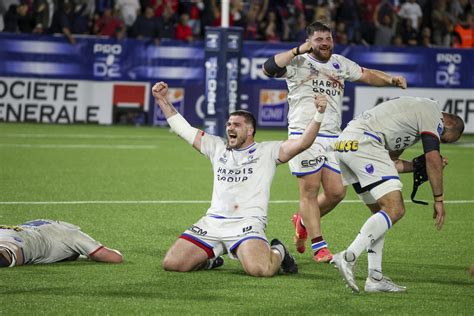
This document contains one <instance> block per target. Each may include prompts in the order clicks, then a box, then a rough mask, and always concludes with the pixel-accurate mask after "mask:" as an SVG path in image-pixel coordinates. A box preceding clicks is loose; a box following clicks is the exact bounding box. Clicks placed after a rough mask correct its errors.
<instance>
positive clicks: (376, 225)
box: [346, 211, 392, 261]
mask: <svg viewBox="0 0 474 316" xmlns="http://www.w3.org/2000/svg"><path fill="white" fill-rule="evenodd" d="M390 227H392V221H391V220H390V217H388V215H387V214H386V213H385V212H384V211H379V212H377V213H375V214H374V215H372V216H371V217H369V219H368V220H367V221H366V222H365V224H364V225H363V226H362V228H361V229H360V232H359V235H357V237H356V239H354V241H353V242H352V244H351V245H350V246H349V248H347V251H346V260H348V261H354V260H355V259H357V258H358V257H359V256H360V254H361V253H362V252H363V251H364V250H366V249H367V248H368V247H369V246H372V245H373V244H374V243H375V241H376V240H377V239H379V238H380V237H381V236H383V235H384V234H385V232H386V231H387V230H388V229H389V228H390ZM351 258H354V260H351Z"/></svg>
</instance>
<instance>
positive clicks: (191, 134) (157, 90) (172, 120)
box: [151, 81, 203, 152]
mask: <svg viewBox="0 0 474 316" xmlns="http://www.w3.org/2000/svg"><path fill="white" fill-rule="evenodd" d="M151 91H152V94H153V97H154V98H155V101H156V103H157V104H158V105H159V106H160V109H161V111H162V112H163V114H164V115H165V117H166V121H168V124H169V125H170V127H171V129H172V130H173V131H174V132H175V133H176V134H178V135H179V136H180V137H181V138H183V139H184V140H185V141H187V142H188V143H189V144H190V145H192V146H193V147H194V148H195V149H196V150H197V151H199V152H200V151H201V138H202V135H203V133H202V131H200V130H198V129H197V128H194V127H192V126H191V125H189V123H188V121H186V119H185V118H184V117H183V116H182V115H181V114H179V112H178V111H176V109H175V107H174V106H173V104H171V102H169V100H168V97H167V94H168V84H166V83H165V82H163V81H161V82H158V83H156V84H155V85H154V86H153V88H152V90H151Z"/></svg>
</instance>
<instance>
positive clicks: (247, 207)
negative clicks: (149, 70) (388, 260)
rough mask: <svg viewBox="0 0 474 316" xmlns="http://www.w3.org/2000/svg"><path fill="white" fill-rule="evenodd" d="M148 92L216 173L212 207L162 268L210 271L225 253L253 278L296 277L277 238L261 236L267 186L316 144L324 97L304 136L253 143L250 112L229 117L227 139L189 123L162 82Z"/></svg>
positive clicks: (293, 265)
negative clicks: (279, 169) (278, 168)
mask: <svg viewBox="0 0 474 316" xmlns="http://www.w3.org/2000/svg"><path fill="white" fill-rule="evenodd" d="M152 92H153V96H154V97H155V100H156V102H157V103H158V105H159V106H160V108H161V110H162V111H163V114H164V115H165V117H166V119H167V121H168V124H169V125H170V126H171V128H172V129H173V130H174V131H175V132H176V134H178V135H179V136H181V137H182V138H183V139H184V140H185V141H187V142H188V143H189V144H191V145H192V146H193V147H194V148H195V149H196V150H197V151H199V152H200V153H202V154H203V155H205V156H206V157H207V158H208V159H209V160H210V161H211V163H212V166H213V171H214V189H213V193H212V202H211V206H210V208H209V209H208V211H207V213H206V215H205V216H203V217H202V218H201V219H200V220H199V221H198V222H197V223H195V224H194V225H191V226H190V227H189V228H188V229H187V230H186V231H185V232H184V233H183V234H181V236H180V238H179V239H178V240H177V241H176V242H175V243H174V245H173V246H172V247H171V248H170V249H169V250H168V252H167V254H166V256H165V258H164V260H163V268H164V269H165V270H168V271H180V272H187V271H193V270H196V269H200V268H205V267H208V268H209V267H210V268H212V267H216V266H218V265H221V264H222V263H223V261H222V258H221V257H220V256H221V255H223V254H228V255H229V257H231V258H233V259H238V260H239V262H240V263H241V264H242V266H243V268H244V270H245V272H246V273H247V274H249V275H251V276H257V277H269V276H273V275H275V274H276V273H277V272H278V271H280V269H281V270H282V271H283V272H285V273H296V272H297V271H298V267H297V264H296V262H295V260H294V258H293V257H292V256H291V254H290V253H289V252H288V249H287V248H286V247H285V246H284V245H283V244H282V243H281V242H280V241H279V240H278V239H273V240H272V241H271V242H270V245H269V243H268V241H267V237H266V235H265V229H266V225H267V208H268V201H269V199H270V186H271V182H272V179H273V176H274V174H275V170H276V166H277V165H279V164H282V163H285V162H287V161H288V160H290V159H291V158H293V157H294V156H296V155H297V154H299V153H300V152H302V151H303V150H305V149H307V148H308V147H309V146H311V144H312V143H313V142H314V139H315V137H316V134H317V133H318V130H319V127H320V125H321V121H322V118H323V113H324V111H325V109H326V103H327V101H326V97H324V96H321V95H320V96H317V97H315V99H314V105H315V107H316V108H317V111H316V114H315V115H314V118H313V119H312V120H311V121H310V122H309V124H308V125H307V127H306V130H305V131H304V133H303V135H302V137H300V138H298V139H294V140H287V141H271V142H262V143H256V142H255V141H254V136H255V131H256V123H255V118H254V117H253V115H252V114H251V113H250V112H247V111H242V110H240V111H236V112H233V113H230V116H229V119H228V121H227V127H226V133H227V139H222V138H220V137H217V136H213V135H209V134H206V133H204V132H202V131H200V130H198V129H196V128H194V127H192V126H191V125H189V123H188V122H187V121H186V120H185V119H184V118H183V117H182V116H181V115H180V114H179V113H178V112H177V111H176V109H175V108H174V107H173V105H172V104H171V103H170V102H169V101H168V99H167V92H168V85H167V84H166V83H164V82H159V83H157V84H155V85H154V86H153V89H152ZM216 258H218V260H215V259H216Z"/></svg>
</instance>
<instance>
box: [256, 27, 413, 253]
mask: <svg viewBox="0 0 474 316" xmlns="http://www.w3.org/2000/svg"><path fill="white" fill-rule="evenodd" d="M306 32H307V34H308V39H307V40H306V42H305V43H304V44H301V45H300V46H298V47H295V48H293V49H291V50H289V51H286V52H283V53H279V54H277V55H275V56H273V57H271V58H269V59H268V60H267V61H266V62H265V64H264V65H263V72H264V73H265V74H266V75H267V76H269V77H285V78H286V83H287V85H288V90H289V92H288V104H289V112H288V132H289V139H297V138H298V137H301V135H302V134H303V132H304V130H305V128H306V125H307V124H308V121H309V120H310V118H311V117H312V116H313V115H314V111H315V109H314V107H313V101H312V100H313V97H314V95H315V94H316V95H317V94H322V95H326V96H327V98H328V108H327V111H326V119H325V120H324V122H323V124H322V126H321V129H320V133H319V134H318V136H317V138H316V142H315V143H314V144H313V146H311V148H310V149H308V150H306V151H305V152H303V153H301V154H300V155H298V156H296V157H295V158H294V159H292V160H291V161H290V162H289V166H290V171H291V173H292V174H293V175H295V176H297V177H298V186H299V191H300V210H299V214H298V213H297V214H295V215H293V223H294V225H295V229H296V234H295V245H296V248H297V250H298V252H300V253H303V252H304V251H305V244H306V239H307V238H308V236H309V238H310V239H311V248H312V251H313V259H314V260H315V261H316V262H329V261H330V260H331V259H332V254H331V252H330V251H329V250H328V248H327V243H326V241H325V240H324V238H323V236H322V231H321V216H323V215H325V214H327V213H328V212H330V211H331V210H332V209H333V208H334V207H335V206H336V205H337V204H338V203H339V202H340V201H341V200H342V199H343V198H344V196H345V194H346V191H345V189H344V186H343V185H342V181H341V177H340V170H339V166H338V164H337V162H336V161H335V159H334V153H333V152H332V150H333V148H332V144H333V143H334V141H335V139H336V138H337V136H338V134H339V133H340V132H341V107H342V98H343V95H344V81H345V80H349V81H356V82H362V83H366V84H369V85H371V86H378V87H381V86H396V87H400V88H402V89H405V88H406V86H407V85H406V81H405V78H404V77H401V76H393V77H392V76H390V75H388V74H386V73H384V72H382V71H378V70H373V69H366V68H361V67H360V66H359V65H357V64H356V63H354V62H353V61H351V60H349V59H347V58H345V57H344V56H341V55H337V54H333V53H332V51H333V47H334V43H333V38H332V35H331V29H330V28H329V27H328V26H326V25H325V24H323V23H320V22H314V23H312V24H310V25H308V26H307V27H306ZM321 183H322V185H323V188H324V192H322V193H321V194H319V195H318V193H319V189H320V185H321Z"/></svg>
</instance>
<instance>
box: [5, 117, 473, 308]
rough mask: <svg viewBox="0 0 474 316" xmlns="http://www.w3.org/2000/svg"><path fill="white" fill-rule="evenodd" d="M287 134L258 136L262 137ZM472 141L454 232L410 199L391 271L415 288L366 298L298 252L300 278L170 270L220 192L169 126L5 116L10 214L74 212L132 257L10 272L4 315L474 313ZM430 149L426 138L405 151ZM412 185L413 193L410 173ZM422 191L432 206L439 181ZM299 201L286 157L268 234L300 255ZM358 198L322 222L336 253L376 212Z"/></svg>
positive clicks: (462, 164)
mask: <svg viewBox="0 0 474 316" xmlns="http://www.w3.org/2000/svg"><path fill="white" fill-rule="evenodd" d="M285 135H286V133H285V131H282V130H280V131H258V132H257V141H263V140H278V139H284V138H285ZM473 144H474V137H472V136H466V137H464V139H463V140H462V142H461V143H460V144H458V145H446V146H444V145H443V147H442V153H443V154H444V155H446V156H447V157H448V158H449V166H448V167H447V169H446V172H445V176H444V180H445V190H444V191H445V200H446V201H447V202H448V204H446V210H447V218H446V223H445V227H444V228H443V230H442V231H436V229H435V227H434V220H433V219H432V217H431V216H432V205H430V206H419V205H415V204H413V203H411V202H407V203H406V208H407V213H406V215H405V218H403V219H402V220H401V221H400V222H399V223H397V224H396V225H395V226H394V227H393V228H392V229H391V230H390V231H389V232H388V234H387V237H386V241H385V250H384V273H386V274H387V275H388V276H390V277H392V279H393V280H394V281H395V282H397V283H400V284H403V285H406V286H407V287H408V292H407V293H403V294H366V293H363V292H362V293H361V294H360V295H354V294H351V293H350V291H349V290H348V289H347V288H345V286H344V283H343V281H342V280H341V278H340V277H339V274H338V272H337V271H336V269H335V268H334V267H333V266H331V265H327V264H316V263H314V262H313V261H312V259H311V257H310V255H309V254H296V259H297V261H298V263H299V267H300V273H299V274H297V275H291V276H288V275H281V276H276V277H273V278H253V277H249V276H246V275H245V274H244V273H243V270H242V268H241V267H240V265H239V264H238V262H236V261H232V260H230V259H228V258H227V257H225V260H226V261H225V265H224V266H223V267H221V268H219V269H217V270H214V271H200V272H195V273H181V274H180V273H169V272H164V271H162V269H161V268H160V263H161V260H162V258H163V256H164V254H165V252H166V250H167V249H168V247H169V246H170V245H171V244H172V243H173V242H174V240H175V239H176V238H177V236H178V235H179V234H180V233H181V232H182V231H183V230H184V229H185V228H186V227H187V225H189V224H192V223H194V222H195V221H196V220H197V219H198V218H199V217H200V216H202V215H203V214H204V213H205V211H206V209H207V207H208V205H209V203H208V201H209V200H210V197H211V193H212V172H211V167H210V163H209V162H208V161H207V160H206V159H205V157H204V156H202V155H200V154H199V153H197V152H195V151H194V150H193V149H192V148H191V147H190V146H189V145H187V144H186V143H185V142H184V141H183V140H180V139H178V138H177V137H176V136H175V135H174V134H172V133H170V132H169V130H168V129H167V128H152V127H132V126H127V127H124V126H84V125H73V126H61V125H39V124H6V123H1V124H0V223H1V224H18V223H22V222H23V221H25V220H29V219H36V218H51V219H61V220H64V221H69V222H72V223H74V224H77V225H79V226H81V227H82V229H83V230H84V231H85V232H87V233H89V234H90V235H91V236H93V237H94V238H96V239H97V240H99V241H101V242H102V243H104V244H105V245H107V246H110V247H112V248H116V249H119V250H120V251H122V253H123V254H124V258H125V262H124V264H121V265H111V264H99V263H93V262H89V261H87V260H79V261H76V262H68V263H57V264H51V265H31V266H21V267H16V268H12V269H1V270H0V315H26V314H35V315H42V314H97V315H98V314H100V315H103V314H110V315H113V314H119V315H128V314H133V315H135V314H147V315H150V314H176V315H190V314H198V315H203V314H242V315H256V314H264V315H269V314H274V315H279V314H294V315H299V314H307V315H309V314H313V315H314V314H444V315H453V314H463V315H472V314H473V312H474V279H473V278H471V277H470V275H469V266H470V265H471V264H472V263H474V244H473V237H474V235H473V232H474V224H473V223H474V212H473V211H474V209H473V205H474V195H473V187H474V181H473V179H474V171H473V170H474V169H473V158H474V147H473ZM419 153H421V147H419V146H417V147H414V148H413V149H409V150H407V151H406V153H405V154H404V157H405V158H408V159H411V158H413V157H414V156H416V155H418V154H419ZM402 180H403V182H404V184H405V189H404V196H405V198H406V199H408V197H409V193H410V192H411V186H412V181H411V175H404V176H403V177H402ZM418 197H419V198H421V199H424V200H430V201H431V193H430V189H429V185H428V184H424V185H423V186H422V187H421V188H420V192H419V193H418ZM297 199H298V191H297V184H296V180H295V179H294V177H292V176H291V175H290V174H289V172H288V167H287V166H280V167H278V171H277V174H276V175H275V178H274V182H273V186H272V196H271V200H272V201H273V203H271V204H270V208H269V227H268V231H267V235H268V238H269V239H271V238H274V237H278V238H280V239H281V240H282V241H283V242H285V243H286V244H288V245H289V246H290V249H291V250H292V252H293V253H295V250H294V247H293V246H292V245H291V242H292V234H293V229H292V225H291V224H290V217H291V215H292V213H293V212H294V211H295V210H296V209H297V207H298V204H297V202H296V200H297ZM355 200H357V199H356V196H355V194H354V193H353V191H352V189H349V192H348V195H347V197H346V201H345V203H342V204H340V205H339V206H338V207H337V208H336V209H335V210H334V211H333V212H332V213H330V214H329V215H328V216H326V217H325V218H324V219H323V224H322V225H323V231H324V236H325V239H326V240H327V241H328V243H329V245H330V247H331V249H332V250H333V252H337V251H341V250H343V249H344V248H345V247H347V246H348V245H349V243H350V242H351V241H352V240H353V238H354V237H355V235H356V234H357V232H358V230H359V228H360V227H361V225H362V224H363V223H364V221H365V220H366V218H367V217H368V215H369V211H368V210H367V209H366V208H365V206H364V205H363V204H362V203H360V202H357V201H355ZM163 201H168V203H164V202H163ZM185 201H188V203H185ZM189 201H194V202H189ZM277 201H280V203H276V202H277ZM33 202H36V203H33ZM37 202H43V203H37ZM66 202H69V203H66ZM366 264H367V262H366V256H365V255H362V256H361V259H360V261H359V264H358V269H357V282H358V284H359V286H360V287H362V288H363V284H364V281H365V278H366V274H367V272H366V266H367V265H366Z"/></svg>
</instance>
